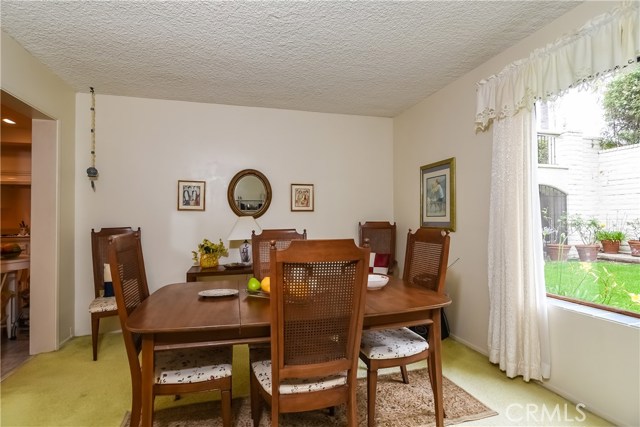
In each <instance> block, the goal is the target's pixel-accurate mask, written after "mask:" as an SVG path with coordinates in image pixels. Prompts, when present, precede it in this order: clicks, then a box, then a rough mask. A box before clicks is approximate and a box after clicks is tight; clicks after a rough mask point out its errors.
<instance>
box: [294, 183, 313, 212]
mask: <svg viewBox="0 0 640 427" xmlns="http://www.w3.org/2000/svg"><path fill="white" fill-rule="evenodd" d="M314 205H315V202H314V194H313V184H291V210H292V211H305V212H313V207H314Z"/></svg>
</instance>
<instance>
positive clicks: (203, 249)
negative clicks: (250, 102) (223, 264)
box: [191, 239, 229, 268]
mask: <svg viewBox="0 0 640 427" xmlns="http://www.w3.org/2000/svg"><path fill="white" fill-rule="evenodd" d="M191 253H192V254H193V261H194V262H199V263H200V267H202V268H213V267H217V266H218V260H219V259H220V257H222V256H229V251H228V250H227V248H226V247H225V246H224V243H222V239H220V241H219V243H213V242H212V241H210V240H209V239H203V240H202V243H200V244H199V245H198V251H197V252H196V251H191Z"/></svg>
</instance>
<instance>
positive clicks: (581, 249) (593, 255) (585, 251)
mask: <svg viewBox="0 0 640 427" xmlns="http://www.w3.org/2000/svg"><path fill="white" fill-rule="evenodd" d="M575 246H576V250H577V251H578V257H579V258H580V261H582V262H592V261H595V260H596V259H598V251H599V250H600V245H596V244H593V245H575Z"/></svg>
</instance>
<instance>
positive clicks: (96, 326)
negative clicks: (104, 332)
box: [91, 313, 100, 361]
mask: <svg viewBox="0 0 640 427" xmlns="http://www.w3.org/2000/svg"><path fill="white" fill-rule="evenodd" d="M99 331H100V318H99V317H98V316H95V315H94V314H93V313H92V314H91V345H92V346H93V360H94V361H95V360H98V332H99Z"/></svg>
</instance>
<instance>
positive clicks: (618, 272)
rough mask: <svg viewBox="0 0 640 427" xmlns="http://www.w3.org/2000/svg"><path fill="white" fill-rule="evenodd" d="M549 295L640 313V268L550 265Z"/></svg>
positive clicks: (547, 265)
mask: <svg viewBox="0 0 640 427" xmlns="http://www.w3.org/2000/svg"><path fill="white" fill-rule="evenodd" d="M544 270H545V271H544V273H545V281H546V283H547V292H549V293H551V294H555V295H560V296H566V297H570V298H576V299H581V300H584V301H589V302H592V303H596V304H603V305H609V306H612V307H617V308H620V309H623V310H627V311H633V312H636V313H640V264H627V263H616V262H608V261H598V262H579V261H567V262H561V261H560V262H553V261H551V262H546V263H545V268H544Z"/></svg>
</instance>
